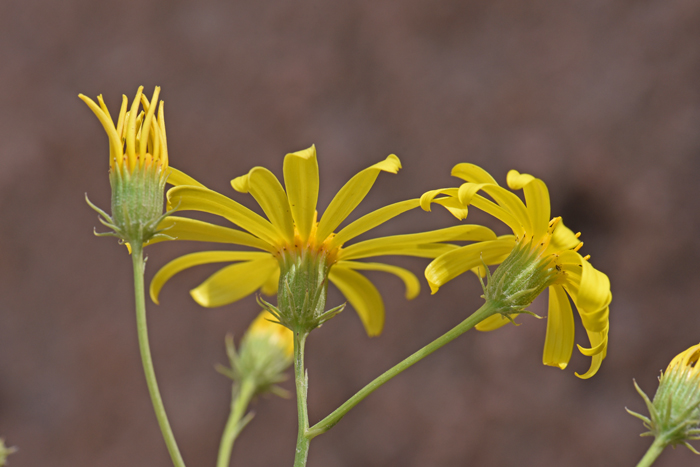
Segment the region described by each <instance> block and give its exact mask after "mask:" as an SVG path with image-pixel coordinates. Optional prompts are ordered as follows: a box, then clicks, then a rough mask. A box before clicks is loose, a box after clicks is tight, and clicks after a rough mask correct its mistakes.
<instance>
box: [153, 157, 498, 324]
mask: <svg viewBox="0 0 700 467" xmlns="http://www.w3.org/2000/svg"><path fill="white" fill-rule="evenodd" d="M400 168H401V163H400V161H399V159H398V157H396V156H395V155H390V156H388V157H387V158H386V159H385V160H383V161H381V162H379V163H377V164H374V165H372V166H371V167H368V168H367V169H364V170H362V171H361V172H359V173H358V174H357V175H355V176H354V177H352V178H351V179H350V180H349V181H348V182H347V183H346V184H345V186H343V188H341V190H340V191H339V192H338V193H337V194H336V195H335V197H334V198H333V200H332V201H331V202H330V204H329V206H328V208H327V209H326V211H325V213H324V214H323V216H321V219H320V220H318V221H317V207H316V203H317V199H318V191H319V172H318V163H317V161H316V149H315V147H313V146H312V147H310V148H308V149H305V150H303V151H299V152H295V153H291V154H287V156H286V157H285V159H284V168H283V170H284V182H285V187H283V186H282V184H281V183H280V182H279V180H278V179H277V177H275V175H274V174H273V173H272V172H270V171H269V170H268V169H266V168H263V167H255V168H253V169H252V170H250V172H249V173H248V174H247V175H244V176H241V177H238V178H236V179H234V180H232V181H231V184H232V186H233V188H234V189H235V190H236V191H239V192H241V193H250V194H251V195H252V196H253V198H255V200H256V201H257V203H258V204H259V205H260V207H261V208H262V210H263V212H264V213H265V215H266V217H267V219H266V218H264V217H262V216H260V215H258V214H256V213H254V212H253V211H251V210H249V209H248V208H246V207H244V206H242V205H241V204H239V203H237V202H236V201H233V200H232V199H230V198H228V197H226V196H224V195H221V194H219V193H216V192H214V191H212V190H209V189H207V188H206V187H204V186H203V185H201V184H200V183H198V182H196V181H195V180H193V179H191V178H189V177H187V176H186V175H184V174H182V173H181V172H177V171H173V176H174V177H173V178H171V179H169V180H168V181H169V182H172V183H173V184H176V185H181V186H176V187H174V188H172V189H170V190H169V191H168V202H169V204H170V205H171V206H173V207H175V208H176V209H178V210H195V211H203V212H208V213H213V214H216V215H219V216H221V217H223V218H225V219H227V220H228V221H230V222H232V223H233V224H235V225H237V226H238V227H240V228H241V229H243V230H237V229H231V228H227V227H222V226H217V225H213V224H209V223H206V222H201V221H197V220H193V219H187V218H182V217H177V216H169V217H168V218H166V219H164V221H163V223H162V224H161V226H160V227H161V228H167V229H168V230H167V234H168V235H169V236H171V237H173V238H177V239H179V240H199V241H208V242H219V243H230V244H235V245H241V246H246V247H251V248H255V249H258V250H262V251H261V252H258V251H206V252H199V253H192V254H188V255H185V256H182V257H180V258H177V259H175V260H173V261H171V262H170V263H168V264H167V265H165V266H164V267H163V268H162V269H161V270H160V271H158V273H157V274H156V276H155V277H154V278H153V281H152V282H151V288H150V292H151V297H152V299H153V300H154V301H155V302H156V303H157V301H158V295H159V293H160V290H161V288H162V287H163V285H164V284H165V283H166V282H167V281H168V280H169V279H170V278H171V277H172V276H173V275H174V274H176V273H178V272H180V271H182V270H184V269H187V268H190V267H192V266H196V265H200V264H206V263H224V262H229V263H233V264H231V265H229V266H226V267H224V268H223V269H221V270H219V271H218V272H216V273H215V274H213V275H212V276H211V277H209V278H208V279H207V280H206V281H204V282H203V283H202V284H201V285H199V286H198V287H196V288H195V289H193V290H192V291H191V292H190V293H191V295H192V297H193V298H194V300H195V301H196V302H197V303H199V304H200V305H202V306H205V307H216V306H221V305H225V304H228V303H232V302H235V301H236V300H239V299H241V298H243V297H245V296H247V295H250V294H251V293H254V292H255V291H256V290H258V289H261V290H262V291H263V292H264V293H266V294H268V295H272V294H274V293H276V292H277V289H278V284H280V283H281V282H280V279H279V278H280V271H282V272H285V271H287V270H289V268H290V264H292V263H294V262H295V261H298V259H299V258H306V259H311V263H313V264H317V265H320V266H319V271H320V272H319V274H320V276H321V281H320V282H322V283H323V284H325V277H326V275H327V279H328V280H329V281H330V282H331V283H333V284H334V285H335V286H336V287H337V288H338V289H339V290H340V291H341V293H342V294H343V295H344V296H345V297H346V298H347V300H348V302H349V303H350V304H351V305H352V306H353V308H354V309H355V311H356V312H357V313H358V315H359V316H360V319H361V320H362V323H363V325H364V327H365V330H366V331H367V334H368V335H370V336H376V335H378V334H379V333H380V332H381V331H382V328H383V325H384V304H383V301H382V298H381V295H380V294H379V292H378V291H377V289H376V287H375V286H374V285H373V284H372V283H371V282H370V281H369V280H368V279H367V278H366V277H365V276H364V275H363V274H362V273H360V272H359V271H384V272H388V273H391V274H394V275H396V276H398V277H399V278H400V279H401V280H402V281H403V282H404V284H405V287H406V298H408V299H411V298H413V297H415V296H416V295H417V294H418V293H419V290H420V284H419V282H418V279H417V278H416V277H415V275H414V274H413V273H411V272H410V271H408V270H406V269H404V268H401V267H398V266H393V265H390V264H385V263H378V262H362V261H358V260H360V259H364V258H369V257H373V256H380V255H381V256H383V255H404V256H416V257H424V258H435V257H437V256H439V255H441V254H443V253H446V252H448V251H451V250H454V249H456V248H458V246H456V245H453V244H449V243H443V242H450V241H482V240H491V239H495V238H496V235H495V234H494V233H493V232H492V231H491V230H489V229H487V228H485V227H482V226H475V225H463V226H455V227H449V228H446V229H441V230H436V231H430V232H423V233H416V234H406V235H394V236H389V237H383V238H376V239H371V240H366V241H362V242H359V243H356V244H353V245H350V246H347V247H345V246H344V245H345V244H346V243H347V242H348V241H350V240H352V239H353V238H355V237H357V236H359V235H361V234H363V233H365V232H367V231H369V230H371V229H373V228H375V227H377V226H378V225H380V224H382V223H384V222H386V221H388V220H390V219H392V218H393V217H395V216H397V215H399V214H401V213H404V212H406V211H408V210H410V209H414V208H416V207H418V206H419V204H420V203H419V200H418V199H411V200H406V201H401V202H398V203H394V204H391V205H389V206H385V207H383V208H381V209H378V210H376V211H374V212H371V213H369V214H367V215H365V216H362V217H360V218H359V219H357V220H355V221H354V222H351V223H349V224H348V225H346V226H345V227H343V228H342V229H340V230H338V227H339V226H340V224H341V223H342V222H343V221H344V220H345V219H346V218H347V217H348V215H350V213H351V212H352V211H353V210H354V209H355V207H357V205H358V204H359V203H360V202H361V201H362V199H364V197H365V196H366V195H367V193H368V192H369V190H370V189H371V187H372V185H373V184H374V182H375V180H376V178H377V176H378V175H379V173H380V172H389V173H396V172H398V170H399V169H400ZM285 188H286V189H285ZM439 202H441V203H443V204H444V205H445V206H446V207H447V208H448V209H451V210H452V212H454V213H456V214H458V213H459V211H460V209H461V208H460V207H459V206H457V205H456V203H455V202H452V201H439ZM336 230H338V231H337V232H336ZM160 240H162V239H160ZM160 240H159V239H155V240H154V241H160ZM323 287H325V285H324V286H323Z"/></svg>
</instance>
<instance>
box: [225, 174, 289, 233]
mask: <svg viewBox="0 0 700 467" xmlns="http://www.w3.org/2000/svg"><path fill="white" fill-rule="evenodd" d="M231 186H233V189H234V190H236V191H239V192H241V193H250V194H251V195H252V196H253V198H255V201H257V202H258V204H259V205H260V207H261V208H262V210H263V211H264V212H265V215H267V218H268V219H270V222H271V223H272V225H274V226H275V227H276V228H277V230H278V231H279V233H280V235H281V236H282V237H284V239H285V240H286V241H287V243H293V242H294V221H293V220H292V213H291V211H290V210H289V202H288V201H287V195H286V194H285V193H284V188H282V184H281V183H280V182H279V180H277V177H275V174H273V173H272V172H270V171H269V170H267V169H266V168H264V167H254V168H253V169H251V171H250V172H248V174H247V175H243V176H242V177H238V178H235V179H233V180H231Z"/></svg>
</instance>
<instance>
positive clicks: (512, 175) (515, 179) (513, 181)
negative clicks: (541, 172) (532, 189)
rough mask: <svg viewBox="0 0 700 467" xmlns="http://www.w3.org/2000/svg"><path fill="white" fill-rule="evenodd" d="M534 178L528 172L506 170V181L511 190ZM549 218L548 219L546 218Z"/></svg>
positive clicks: (518, 188) (521, 186) (520, 188)
mask: <svg viewBox="0 0 700 467" xmlns="http://www.w3.org/2000/svg"><path fill="white" fill-rule="evenodd" d="M533 180H536V178H535V177H533V176H532V175H529V174H521V173H520V172H518V171H517V170H510V171H508V175H507V176H506V182H507V183H508V188H510V189H511V190H522V189H523V187H524V186H525V185H527V184H528V183H530V182H531V181H533ZM548 220H549V219H548Z"/></svg>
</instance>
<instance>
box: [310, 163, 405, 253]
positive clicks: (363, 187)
mask: <svg viewBox="0 0 700 467" xmlns="http://www.w3.org/2000/svg"><path fill="white" fill-rule="evenodd" d="M400 168H401V161H399V158H398V157H396V156H395V155H394V154H391V155H389V157H387V158H386V159H385V160H383V161H381V162H379V163H377V164H374V165H373V166H371V167H368V168H366V169H364V170H363V171H361V172H359V173H358V174H357V175H355V176H354V177H352V178H351V179H350V180H349V181H348V182H347V183H346V184H345V186H343V188H341V189H340V191H339V192H338V193H337V194H336V195H335V197H334V198H333V200H332V201H331V203H330V204H329V205H328V208H327V209H326V212H324V214H323V216H322V217H321V221H320V222H319V223H318V230H317V231H316V237H317V238H318V240H319V241H323V240H325V239H326V237H328V236H329V235H330V234H331V233H333V231H334V230H335V229H336V227H338V226H339V225H340V223H341V222H343V221H344V220H345V219H346V218H347V217H348V215H350V213H351V212H352V211H353V210H354V209H355V208H356V207H357V205H358V204H360V201H362V200H363V199H364V198H365V196H367V193H369V190H370V188H372V185H374V182H375V180H377V177H378V176H379V172H382V171H384V172H389V173H393V174H395V173H397V172H398V171H399V169H400Z"/></svg>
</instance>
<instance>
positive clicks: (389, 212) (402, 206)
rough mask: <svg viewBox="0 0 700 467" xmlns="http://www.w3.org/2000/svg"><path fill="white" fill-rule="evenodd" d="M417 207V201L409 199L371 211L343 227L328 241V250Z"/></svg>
mask: <svg viewBox="0 0 700 467" xmlns="http://www.w3.org/2000/svg"><path fill="white" fill-rule="evenodd" d="M417 207H418V200H417V199H409V200H406V201H401V202H398V203H394V204H390V205H388V206H384V207H383V208H381V209H377V210H376V211H372V212H370V213H369V214H367V215H364V216H362V217H360V218H359V219H357V220H356V221H354V222H351V223H350V224H348V225H347V226H345V227H344V228H343V229H342V230H341V231H340V232H338V234H337V235H336V236H335V237H333V238H332V239H331V241H330V248H335V247H338V246H341V245H343V244H344V243H346V242H347V241H349V240H352V239H353V238H355V237H357V236H358V235H362V234H363V233H365V232H367V231H369V230H371V229H373V228H375V227H377V226H378V225H381V224H383V223H384V222H386V221H388V220H389V219H392V218H394V217H396V216H398V215H399V214H403V213H404V212H406V211H410V210H411V209H415V208H417Z"/></svg>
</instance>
